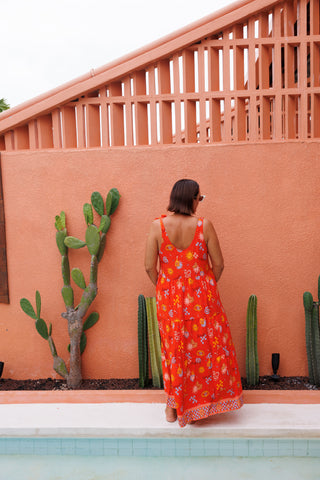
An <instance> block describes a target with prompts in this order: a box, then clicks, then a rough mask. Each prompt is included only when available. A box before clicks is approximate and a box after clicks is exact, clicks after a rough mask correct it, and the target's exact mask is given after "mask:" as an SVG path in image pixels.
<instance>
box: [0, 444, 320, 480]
mask: <svg viewBox="0 0 320 480" xmlns="http://www.w3.org/2000/svg"><path fill="white" fill-rule="evenodd" d="M197 477H199V478H201V479H203V480H206V479H210V480H211V479H213V478H224V479H226V480H229V479H230V480H231V479H232V480H233V479H236V480H240V479H247V480H256V479H257V478H259V480H270V478H271V477H272V478H273V479H281V480H302V479H303V480H305V479H310V480H318V479H319V478H320V440H318V439H304V440H302V439H257V438H255V439H212V438H211V439H192V438H189V439H181V438H180V439H168V438H157V439H137V438H133V439H130V438H121V439H115V438H86V439H83V438H82V439H76V438H14V439H12V438H11V439H8V438H6V439H0V479H1V480H61V479H68V480H102V479H112V480H118V479H119V480H120V479H126V480H131V479H132V480H134V479H137V480H141V479H147V478H152V479H154V480H158V479H159V480H160V479H161V480H170V479H172V480H180V479H181V480H189V479H190V480H191V479H194V478H197Z"/></svg>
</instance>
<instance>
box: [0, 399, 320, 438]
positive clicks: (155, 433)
mask: <svg viewBox="0 0 320 480" xmlns="http://www.w3.org/2000/svg"><path fill="white" fill-rule="evenodd" d="M0 418H1V422H0V438H1V437H2V438H4V437H5V438H17V437H33V438H37V437H49V438H72V437H76V438H89V437H91V438H93V437H94V438H111V437H112V438H240V439H241V438H265V439H268V438H273V439H274V438H278V439H280V438H286V439H289V438H295V439H297V438H299V439H304V438H308V439H320V405H319V404H303V405H297V404H279V403H278V404H270V403H269V404H268V403H259V404H245V405H244V406H243V407H242V408H241V409H240V410H238V411H234V412H229V413H225V414H221V415H216V416H213V417H210V418H208V419H205V420H202V421H199V422H197V423H195V424H193V425H188V426H187V427H185V428H180V427H179V426H178V423H177V422H175V423H174V424H170V423H167V422H166V421H165V417H164V404H163V403H90V404H89V403H37V404H34V403H32V404H31V403H24V404H17V403H16V404H1V405H0Z"/></svg>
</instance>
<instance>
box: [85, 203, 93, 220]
mask: <svg viewBox="0 0 320 480" xmlns="http://www.w3.org/2000/svg"><path fill="white" fill-rule="evenodd" d="M83 215H84V219H85V221H86V224H87V225H91V224H92V223H93V211H92V206H91V205H90V203H85V204H84V205H83Z"/></svg>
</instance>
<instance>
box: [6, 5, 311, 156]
mask: <svg viewBox="0 0 320 480" xmlns="http://www.w3.org/2000/svg"><path fill="white" fill-rule="evenodd" d="M151 56H152V55H151ZM124 68H125V67H124ZM309 139H310V140H313V139H317V140H318V139H320V8H319V0H286V1H283V2H278V3H275V4H274V3H273V2H271V5H270V7H266V8H264V9H263V10H262V11H256V12H254V13H252V15H250V16H249V17H247V18H239V20H238V21H237V23H233V24H232V25H228V26H226V27H225V28H222V29H219V31H212V32H211V33H210V34H206V36H205V37H204V38H200V39H199V38H197V39H196V40H195V41H194V42H193V43H192V42H191V43H189V44H188V45H185V46H184V47H182V48H180V49H179V50H176V51H172V52H171V53H169V54H166V56H165V57H161V58H154V59H152V60H150V62H149V63H148V64H141V65H140V66H139V68H136V69H133V70H131V71H128V72H127V73H123V71H122V73H121V75H120V76H116V77H112V75H111V74H110V75H109V78H108V75H107V74H106V76H105V80H104V82H103V84H101V83H100V84H98V85H97V86H96V87H95V88H94V89H92V88H91V90H90V91H84V92H81V94H80V93H79V95H77V97H76V98H70V99H69V101H65V102H64V103H63V104H58V105H56V106H55V108H53V109H51V111H44V112H41V113H38V114H37V115H36V116H34V117H33V118H30V119H29V120H28V121H25V122H24V123H21V122H20V124H18V125H15V126H13V127H12V128H10V129H7V130H6V131H2V132H1V121H0V150H1V149H2V150H6V151H12V150H23V149H31V150H38V149H50V148H58V149H61V148H63V149H68V148H80V149H82V148H97V147H102V148H108V147H115V146H128V147H131V146H135V145H150V146H152V145H164V144H176V145H182V144H216V143H219V142H224V143H230V142H232V143H235V142H244V143H245V142H261V141H263V142H265V141H277V142H279V141H286V140H300V141H307V140H309Z"/></svg>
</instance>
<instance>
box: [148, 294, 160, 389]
mask: <svg viewBox="0 0 320 480" xmlns="http://www.w3.org/2000/svg"><path fill="white" fill-rule="evenodd" d="M146 308H147V321H148V341H149V351H150V364H151V373H152V384H153V386H154V387H158V388H162V387H163V375H162V364H161V342H160V333H159V325H158V319H157V306H156V299H155V297H147V298H146Z"/></svg>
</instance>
